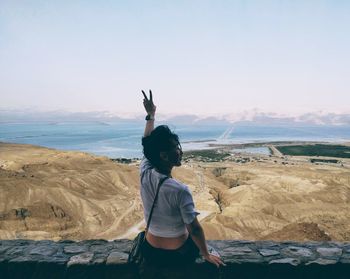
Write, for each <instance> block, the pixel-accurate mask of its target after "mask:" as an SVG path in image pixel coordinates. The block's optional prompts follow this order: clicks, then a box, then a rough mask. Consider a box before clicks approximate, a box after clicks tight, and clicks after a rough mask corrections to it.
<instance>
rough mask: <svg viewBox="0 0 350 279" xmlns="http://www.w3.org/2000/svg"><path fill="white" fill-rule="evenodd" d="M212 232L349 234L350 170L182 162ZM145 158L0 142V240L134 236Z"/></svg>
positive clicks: (214, 235)
mask: <svg viewBox="0 0 350 279" xmlns="http://www.w3.org/2000/svg"><path fill="white" fill-rule="evenodd" d="M174 177H175V178H176V179H178V180H180V181H182V182H184V183H186V184H187V185H189V187H190V188H191V190H192V193H193V196H194V199H195V202H196V207H197V209H198V210H199V211H200V212H201V214H200V216H199V217H200V220H201V223H202V224H203V226H204V228H205V231H206V236H207V238H208V239H251V240H260V239H272V240H278V241H280V240H297V241H304V240H338V241H349V240H350V221H349V220H350V203H349V199H350V171H349V169H348V168H346V167H339V166H330V165H315V164H311V163H307V162H300V163H298V164H289V165H285V164H280V163H276V160H274V159H273V158H270V159H267V160H264V161H261V162H257V161H250V162H247V163H244V164H242V163H236V162H216V163H205V162H198V161H196V160H195V159H193V160H190V161H188V162H186V163H184V164H183V166H181V167H180V168H177V169H175V170H174ZM138 187H139V176H138V165H137V163H134V164H129V165H127V164H120V163H116V162H113V161H111V160H110V159H108V158H107V157H97V156H93V155H90V154H86V153H82V152H72V151H59V150H54V149H48V148H43V147H37V146H31V145H21V144H7V143H0V193H1V195H0V239H13V238H31V239H53V240H59V239H66V238H69V239H76V240H80V239H88V238H105V239H115V238H132V237H133V236H134V235H135V234H136V233H137V231H138V230H139V229H140V228H142V227H143V226H144V223H143V220H142V218H143V214H142V206H141V202H140V197H139V189H138Z"/></svg>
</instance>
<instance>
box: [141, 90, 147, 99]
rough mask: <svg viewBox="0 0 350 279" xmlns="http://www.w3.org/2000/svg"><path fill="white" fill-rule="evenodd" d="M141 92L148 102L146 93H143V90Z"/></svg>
mask: <svg viewBox="0 0 350 279" xmlns="http://www.w3.org/2000/svg"><path fill="white" fill-rule="evenodd" d="M141 91H142V94H143V97H144V98H145V100H147V101H148V98H147V96H146V93H145V91H143V90H141Z"/></svg>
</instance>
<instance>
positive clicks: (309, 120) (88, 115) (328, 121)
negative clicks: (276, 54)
mask: <svg viewBox="0 0 350 279" xmlns="http://www.w3.org/2000/svg"><path fill="white" fill-rule="evenodd" d="M157 119H158V121H159V122H160V123H162V122H166V123H176V124H177V125H230V124H233V123H234V124H235V125H262V126H263V125H267V126H270V125H273V126H275V125H294V126H307V125H327V126H333V125H336V126H350V114H346V113H345V114H344V113H341V114H337V113H324V112H310V113H305V114H301V115H297V116H284V115H279V114H276V113H267V112H259V111H257V110H252V111H245V112H243V113H236V114H235V113H232V114H224V115H219V116H207V117H203V116H198V115H194V114H185V115H161V114H158V115H157ZM143 121H144V114H138V115H128V116H120V115H118V114H117V113H111V112H108V111H92V112H67V111H34V110H5V109H2V110H1V109H0V123H23V122H52V123H53V124H54V123H57V122H58V123H59V122H98V123H101V124H103V123H105V122H107V123H108V122H125V123H135V124H137V123H139V122H140V123H141V122H143Z"/></svg>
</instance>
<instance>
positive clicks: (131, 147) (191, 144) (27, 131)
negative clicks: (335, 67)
mask: <svg viewBox="0 0 350 279" xmlns="http://www.w3.org/2000/svg"><path fill="white" fill-rule="evenodd" d="M158 124H160V123H158ZM161 124H163V123H161ZM168 124H169V127H170V128H171V129H172V130H174V131H175V133H177V134H178V135H179V137H180V140H181V143H182V147H183V149H184V150H192V149H204V148H210V147H209V144H210V143H215V144H227V143H252V142H253V143H258V142H269V141H329V142H342V141H350V128H349V126H309V127H287V126H261V125H260V126H253V125H249V126H248V125H247V126H243V125H235V124H233V125H176V124H173V123H168ZM143 131H144V122H135V123H133V122H128V123H103V122H66V123H63V122H62V123H45V122H37V123H0V141H2V142H12V143H27V144H33V145H40V146H45V147H50V148H57V149H62V150H79V151H83V152H89V153H93V154H96V155H103V156H108V157H110V158H117V157H125V158H140V157H142V146H141V138H142V134H143Z"/></svg>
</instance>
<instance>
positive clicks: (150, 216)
mask: <svg viewBox="0 0 350 279" xmlns="http://www.w3.org/2000/svg"><path fill="white" fill-rule="evenodd" d="M168 178H169V177H168V176H166V177H163V178H162V179H161V180H160V181H159V183H158V187H157V193H156V196H155V198H154V201H153V205H152V208H151V212H150V213H149V217H148V221H147V227H146V233H147V231H148V228H149V225H150V224H151V219H152V214H153V209H154V206H155V205H156V201H157V199H158V194H159V189H160V186H161V185H162V184H163V182H164V181H165V180H167V179H168Z"/></svg>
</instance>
